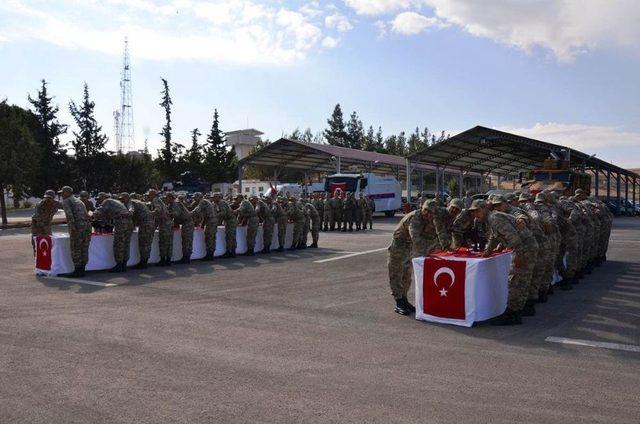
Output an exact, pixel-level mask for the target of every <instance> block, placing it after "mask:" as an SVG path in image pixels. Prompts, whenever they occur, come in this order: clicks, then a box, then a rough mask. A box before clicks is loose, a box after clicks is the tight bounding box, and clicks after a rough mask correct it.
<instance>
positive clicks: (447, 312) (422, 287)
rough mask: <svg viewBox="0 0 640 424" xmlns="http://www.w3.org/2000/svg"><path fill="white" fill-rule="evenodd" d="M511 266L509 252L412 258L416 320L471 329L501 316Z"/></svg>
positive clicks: (506, 294)
mask: <svg viewBox="0 0 640 424" xmlns="http://www.w3.org/2000/svg"><path fill="white" fill-rule="evenodd" d="M510 266H511V253H501V254H497V255H494V256H492V257H489V258H481V257H479V256H476V257H473V256H472V254H471V253H467V254H457V255H449V254H448V255H446V256H445V255H432V256H431V257H427V258H425V257H420V258H414V259H413V270H414V277H415V282H416V284H415V292H416V319H417V320H421V321H432V322H439V323H445V324H453V325H460V326H464V327H471V326H472V325H473V323H474V322H475V321H484V320H487V319H490V318H493V317H496V316H498V315H500V314H502V313H503V312H504V311H505V309H506V307H507V299H508V296H509V289H508V277H509V269H510Z"/></svg>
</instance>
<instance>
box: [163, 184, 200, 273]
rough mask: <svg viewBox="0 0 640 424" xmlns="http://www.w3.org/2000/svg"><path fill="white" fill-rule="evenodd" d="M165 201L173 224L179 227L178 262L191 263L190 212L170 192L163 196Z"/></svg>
mask: <svg viewBox="0 0 640 424" xmlns="http://www.w3.org/2000/svg"><path fill="white" fill-rule="evenodd" d="M165 203H166V204H167V209H168V210H169V214H170V215H171V218H173V226H174V227H178V226H179V227H180V235H181V236H182V258H180V260H179V261H178V263H179V264H188V263H191V254H192V253H193V229H194V226H193V218H192V217H191V212H189V209H187V207H186V206H185V205H184V203H182V202H181V201H179V200H177V199H176V196H175V194H173V193H172V192H169V193H167V195H166V196H165Z"/></svg>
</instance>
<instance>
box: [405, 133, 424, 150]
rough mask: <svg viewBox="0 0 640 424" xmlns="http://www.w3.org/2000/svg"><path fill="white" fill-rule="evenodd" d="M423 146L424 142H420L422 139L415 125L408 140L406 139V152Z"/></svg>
mask: <svg viewBox="0 0 640 424" xmlns="http://www.w3.org/2000/svg"><path fill="white" fill-rule="evenodd" d="M423 147H424V144H423V143H422V139H421V137H420V128H418V127H416V130H415V132H413V133H412V134H411V135H410V136H409V140H408V141H407V153H413V152H417V151H418V150H420V149H422V148H423Z"/></svg>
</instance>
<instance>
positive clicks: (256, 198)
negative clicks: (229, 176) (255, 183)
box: [249, 194, 258, 200]
mask: <svg viewBox="0 0 640 424" xmlns="http://www.w3.org/2000/svg"><path fill="white" fill-rule="evenodd" d="M249 200H258V196H256V195H255V194H252V195H251V196H249Z"/></svg>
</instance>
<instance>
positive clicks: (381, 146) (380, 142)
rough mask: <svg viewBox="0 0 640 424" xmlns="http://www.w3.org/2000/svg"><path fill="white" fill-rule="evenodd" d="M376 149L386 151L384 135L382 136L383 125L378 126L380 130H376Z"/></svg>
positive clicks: (381, 151) (380, 151)
mask: <svg viewBox="0 0 640 424" xmlns="http://www.w3.org/2000/svg"><path fill="white" fill-rule="evenodd" d="M374 145H375V148H374V150H375V151H376V152H379V153H384V152H385V147H384V137H383V136H382V127H378V132H376V141H375V143H374Z"/></svg>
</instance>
